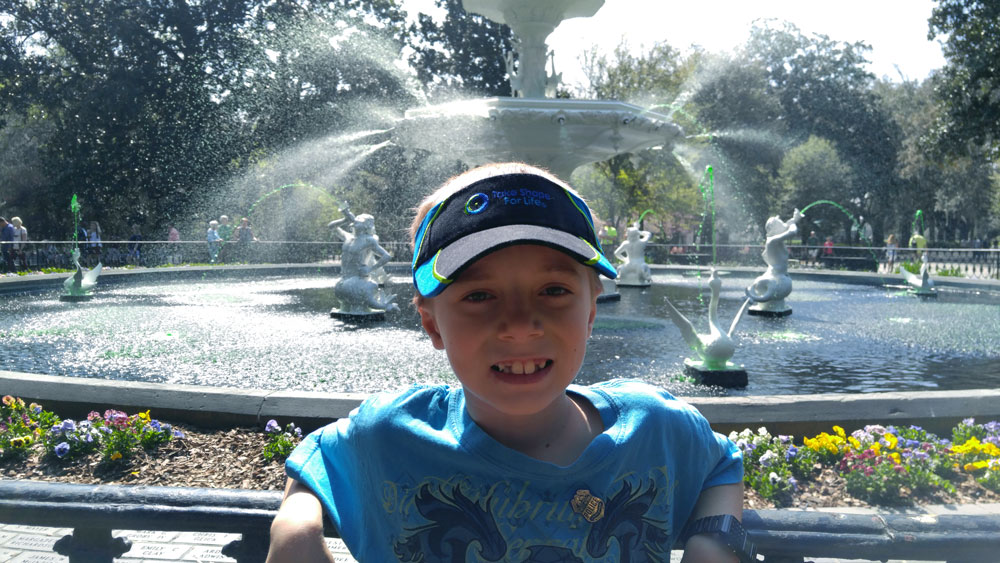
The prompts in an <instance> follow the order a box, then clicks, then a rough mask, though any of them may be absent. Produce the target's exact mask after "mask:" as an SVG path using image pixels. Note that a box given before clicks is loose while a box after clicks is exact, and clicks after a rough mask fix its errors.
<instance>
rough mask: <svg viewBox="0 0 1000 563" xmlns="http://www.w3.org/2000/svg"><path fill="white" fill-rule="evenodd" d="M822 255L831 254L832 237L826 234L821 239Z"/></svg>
mask: <svg viewBox="0 0 1000 563" xmlns="http://www.w3.org/2000/svg"><path fill="white" fill-rule="evenodd" d="M823 256H833V237H832V236H828V237H826V240H825V241H823Z"/></svg>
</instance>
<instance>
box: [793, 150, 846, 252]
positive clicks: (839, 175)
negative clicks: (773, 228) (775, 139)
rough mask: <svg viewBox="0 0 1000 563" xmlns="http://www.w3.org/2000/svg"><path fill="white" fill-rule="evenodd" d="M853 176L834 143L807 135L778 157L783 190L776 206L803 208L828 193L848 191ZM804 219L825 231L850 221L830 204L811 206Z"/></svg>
mask: <svg viewBox="0 0 1000 563" xmlns="http://www.w3.org/2000/svg"><path fill="white" fill-rule="evenodd" d="M853 178H854V172H853V170H852V169H851V167H850V166H848V165H847V164H846V163H844V161H843V160H842V159H841V158H840V154H839V153H838V152H837V149H836V147H834V145H833V143H831V142H830V141H828V140H826V139H822V138H820V137H816V136H814V135H810V136H809V139H808V140H806V142H804V143H802V144H801V145H799V146H797V147H795V148H793V149H791V150H789V151H788V152H786V153H785V156H784V158H783V159H782V160H781V167H780V168H779V169H778V182H779V183H780V185H781V186H782V188H783V194H782V196H781V198H780V204H779V209H795V208H797V209H802V208H803V207H805V206H806V205H809V204H810V203H812V202H814V201H817V200H821V199H828V198H829V197H831V196H830V194H849V193H851V186H852V183H853ZM832 197H834V198H836V197H837V196H832ZM806 220H807V221H809V222H810V223H813V224H815V225H817V227H818V228H817V230H818V231H819V232H826V233H833V232H836V230H837V227H838V226H839V225H842V224H845V222H846V224H850V219H849V218H848V217H847V216H845V215H844V214H843V212H841V211H840V210H839V209H837V208H835V207H833V206H829V205H822V206H816V207H814V208H812V209H810V210H809V212H808V213H807V214H806ZM845 228H846V225H845ZM799 229H800V230H801V231H808V230H809V229H808V228H807V227H806V226H805V225H799Z"/></svg>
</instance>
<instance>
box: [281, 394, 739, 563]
mask: <svg viewBox="0 0 1000 563" xmlns="http://www.w3.org/2000/svg"><path fill="white" fill-rule="evenodd" d="M568 392H569V393H573V394H576V395H579V396H582V397H583V398H585V399H586V400H588V401H590V402H591V403H592V404H593V405H594V407H596V409H597V410H598V411H599V412H600V415H601V418H602V420H603V422H604V427H605V430H604V432H603V433H602V434H601V435H599V436H597V437H596V438H594V440H593V441H592V442H591V443H590V445H589V446H588V447H587V449H586V450H585V451H584V452H583V454H582V455H581V456H580V458H579V459H578V460H576V461H575V462H574V463H573V464H572V465H570V466H568V467H561V466H558V465H554V464H552V463H548V462H544V461H539V460H537V459H534V458H531V457H529V456H526V455H524V454H522V453H520V452H517V451H515V450H512V449H510V448H507V447H506V446H504V445H502V444H500V443H499V442H497V441H496V440H494V439H493V438H491V437H490V436H489V435H487V434H486V433H485V432H484V431H483V430H482V429H481V428H479V426H478V425H476V423H475V422H474V421H472V419H471V418H470V417H469V415H468V414H467V413H466V411H465V396H464V394H463V393H462V389H461V388H457V389H452V388H449V387H447V386H424V387H414V388H411V389H409V390H407V391H404V392H402V393H400V394H395V395H375V396H372V397H370V398H369V399H367V400H366V401H365V402H364V403H363V404H362V405H361V406H360V407H358V408H357V409H355V410H354V411H353V412H352V413H351V416H350V417H349V418H347V419H341V420H338V421H337V422H334V423H332V424H330V425H328V426H326V427H324V428H321V429H319V430H317V431H316V432H313V433H312V434H310V435H309V436H307V437H306V438H305V440H303V442H302V443H301V444H300V445H299V446H298V447H297V448H296V449H295V451H294V452H292V455H291V456H290V457H289V458H288V461H287V463H286V469H287V472H288V474H289V476H291V477H292V478H294V479H296V480H298V481H299V482H301V483H303V484H305V485H306V486H308V487H309V488H310V489H311V490H312V491H313V492H315V493H316V495H317V496H318V497H319V498H320V500H321V501H322V503H323V508H324V511H325V513H326V515H327V516H328V517H329V518H330V520H331V521H332V523H333V524H334V525H335V526H336V527H337V529H338V530H339V531H340V533H341V536H342V538H343V539H344V543H345V544H346V545H347V547H348V549H350V551H351V553H352V554H353V555H354V557H356V558H357V559H358V560H359V561H362V562H369V561H374V562H385V561H445V560H447V561H527V560H531V561H607V562H610V561H616V562H617V561H660V560H664V561H665V560H667V559H668V557H669V552H670V547H671V546H672V545H673V543H674V542H675V540H676V539H677V536H678V534H679V533H680V530H681V528H683V526H684V524H685V522H686V521H687V519H688V517H689V516H690V514H691V511H692V509H693V508H694V505H695V502H696V501H697V499H698V496H699V494H700V493H701V491H702V490H703V489H706V488H708V487H713V486H716V485H723V484H729V483H739V482H740V481H741V480H742V479H743V464H742V457H741V455H740V452H739V449H738V448H737V447H736V446H735V445H734V444H733V443H732V442H730V441H729V439H728V438H726V437H725V436H722V435H721V434H717V433H715V432H713V431H712V430H711V428H710V427H709V425H708V422H707V421H706V420H705V419H704V418H703V417H702V416H701V415H700V414H699V413H698V411H697V410H695V409H694V407H691V406H690V405H688V404H687V403H684V402H681V401H678V400H677V399H675V398H674V397H673V396H671V395H670V394H669V393H667V392H666V391H663V390H660V389H658V388H656V387H653V386H650V385H648V384H645V383H641V382H637V381H625V380H616V381H610V382H605V383H598V384H595V385H592V386H589V387H582V386H577V385H571V386H570V387H569V389H568Z"/></svg>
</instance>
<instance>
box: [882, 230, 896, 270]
mask: <svg viewBox="0 0 1000 563" xmlns="http://www.w3.org/2000/svg"><path fill="white" fill-rule="evenodd" d="M898 248H899V242H897V241H896V233H889V238H887V239H885V268H886V272H887V273H890V274H892V273H894V272H895V268H896V266H895V263H896V250H897V249H898Z"/></svg>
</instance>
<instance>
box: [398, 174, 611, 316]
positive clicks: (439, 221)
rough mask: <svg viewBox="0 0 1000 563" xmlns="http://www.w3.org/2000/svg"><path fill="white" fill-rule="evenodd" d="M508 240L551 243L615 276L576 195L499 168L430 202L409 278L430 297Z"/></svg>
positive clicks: (587, 212) (544, 180)
mask: <svg viewBox="0 0 1000 563" xmlns="http://www.w3.org/2000/svg"><path fill="white" fill-rule="evenodd" d="M514 244H541V245H544V246H549V247H551V248H554V249H556V250H560V251H562V252H565V253H566V254H568V255H570V256H572V257H573V258H575V259H577V260H579V261H580V262H581V263H583V264H585V265H587V266H590V267H592V268H594V269H596V270H597V271H598V272H600V273H602V274H604V275H605V276H607V277H609V278H615V277H617V276H618V272H616V271H615V268H614V266H612V265H611V262H609V261H608V259H607V257H606V256H604V251H603V250H602V249H601V243H600V241H598V239H597V231H596V229H594V220H593V218H592V217H591V215H590V209H589V208H588V207H587V204H586V203H584V202H583V200H582V199H580V198H579V197H577V196H575V195H574V194H573V193H571V192H570V191H569V190H567V189H565V188H563V187H562V186H560V185H559V184H557V183H555V182H553V181H551V180H549V179H547V178H544V177H542V176H537V175H535V174H504V175H500V176H493V177H490V178H486V179H484V180H480V181H478V182H475V183H473V184H470V185H469V186H467V187H465V188H463V189H462V190H460V191H458V192H456V193H454V194H452V195H451V196H449V197H447V198H445V199H444V200H443V201H441V202H438V203H437V204H436V205H434V207H433V208H431V210H430V211H429V212H428V213H427V215H426V216H425V217H424V220H423V222H421V224H420V229H419V230H418V231H417V236H416V239H415V240H414V253H413V284H414V285H415V286H416V288H417V291H419V292H420V295H423V296H424V297H434V296H435V295H437V294H439V293H441V292H442V291H444V289H445V288H446V287H448V284H450V283H451V282H452V281H454V280H455V279H456V278H457V277H458V275H459V274H461V273H462V270H464V269H465V268H466V266H468V265H469V264H471V263H472V262H475V261H476V260H478V259H479V258H481V257H483V256H485V255H486V254H489V253H490V252H493V251H495V250H498V249H500V248H503V247H505V246H511V245H514Z"/></svg>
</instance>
